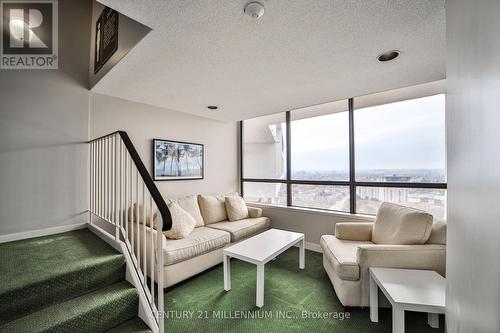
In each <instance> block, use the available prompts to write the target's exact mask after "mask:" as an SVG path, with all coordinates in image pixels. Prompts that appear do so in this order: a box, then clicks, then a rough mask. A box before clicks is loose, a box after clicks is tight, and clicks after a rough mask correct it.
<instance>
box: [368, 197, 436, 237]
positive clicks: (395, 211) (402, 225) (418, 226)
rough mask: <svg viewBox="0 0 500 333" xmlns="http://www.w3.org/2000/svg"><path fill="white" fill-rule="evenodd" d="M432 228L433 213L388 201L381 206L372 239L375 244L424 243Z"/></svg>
mask: <svg viewBox="0 0 500 333" xmlns="http://www.w3.org/2000/svg"><path fill="white" fill-rule="evenodd" d="M431 229H432V215H430V214H428V213H426V212H424V211H422V210H418V209H414V208H410V207H404V206H400V205H396V204H392V203H388V202H384V203H382V205H381V206H380V208H379V210H378V213H377V218H376V220H375V225H374V226H373V233H372V241H373V242H374V243H375V244H399V245H405V244H424V243H425V242H427V240H428V239H429V235H430V233H431Z"/></svg>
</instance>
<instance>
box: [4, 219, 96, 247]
mask: <svg viewBox="0 0 500 333" xmlns="http://www.w3.org/2000/svg"><path fill="white" fill-rule="evenodd" d="M85 228H87V223H76V224H69V225H61V226H58V227H51V228H46V229H38V230H30V231H24V232H18V233H15V234H7V235H0V243H7V242H13V241H17V240H21V239H27V238H34V237H41V236H48V235H55V234H60V233H63V232H68V231H73V230H79V229H85Z"/></svg>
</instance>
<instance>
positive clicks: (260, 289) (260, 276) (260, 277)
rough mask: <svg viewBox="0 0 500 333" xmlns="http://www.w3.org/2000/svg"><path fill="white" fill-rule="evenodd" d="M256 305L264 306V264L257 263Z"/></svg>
mask: <svg viewBox="0 0 500 333" xmlns="http://www.w3.org/2000/svg"><path fill="white" fill-rule="evenodd" d="M256 304H257V307H259V308H261V307H263V306H264V265H257V302H256Z"/></svg>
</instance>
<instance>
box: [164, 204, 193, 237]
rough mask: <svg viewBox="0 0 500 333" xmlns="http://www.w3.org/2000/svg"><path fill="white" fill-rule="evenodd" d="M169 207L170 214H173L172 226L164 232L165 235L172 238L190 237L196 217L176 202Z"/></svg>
mask: <svg viewBox="0 0 500 333" xmlns="http://www.w3.org/2000/svg"><path fill="white" fill-rule="evenodd" d="M168 209H169V210H170V215H171V216H172V228H171V229H170V230H168V231H165V232H164V233H163V234H164V235H165V237H167V238H170V239H182V238H186V237H188V236H189V234H190V233H191V232H192V231H193V229H194V227H195V225H196V221H195V219H194V217H192V216H191V214H189V213H188V212H186V211H185V210H184V209H182V208H181V206H179V204H178V203H176V202H173V203H171V204H170V205H168Z"/></svg>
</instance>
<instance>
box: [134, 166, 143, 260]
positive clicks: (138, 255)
mask: <svg viewBox="0 0 500 333" xmlns="http://www.w3.org/2000/svg"><path fill="white" fill-rule="evenodd" d="M135 181H136V183H135V185H136V186H135V191H136V197H137V228H136V230H137V252H136V253H137V256H136V257H137V267H138V268H139V269H140V268H141V230H140V228H139V227H140V226H139V224H141V217H140V215H142V214H141V210H140V209H139V206H140V201H139V171H138V170H137V171H136V173H135ZM142 210H143V211H144V206H142ZM142 222H144V220H142Z"/></svg>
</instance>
